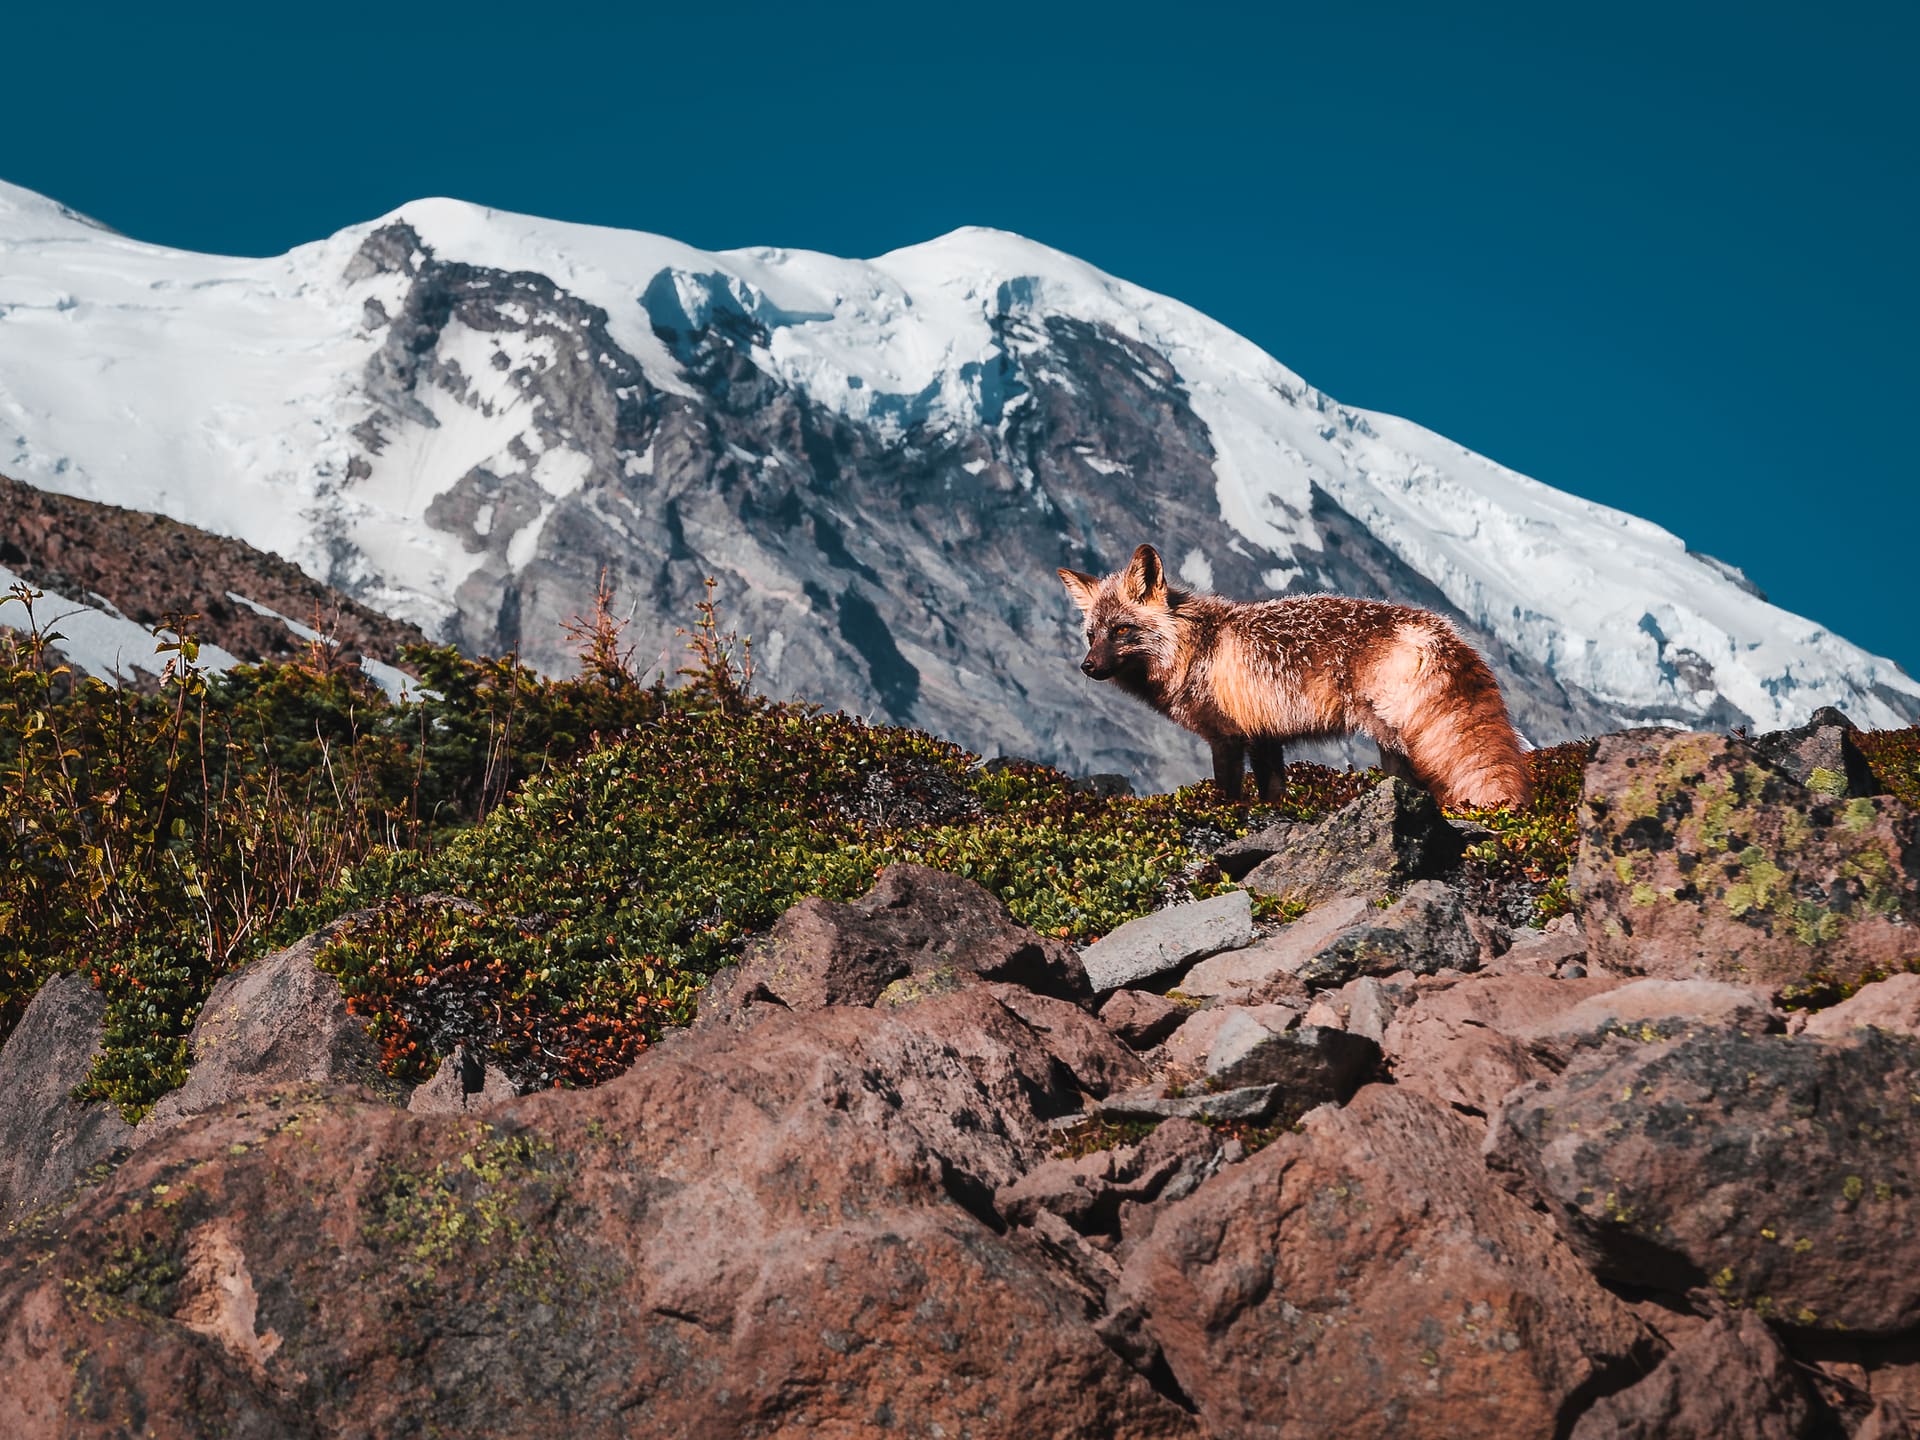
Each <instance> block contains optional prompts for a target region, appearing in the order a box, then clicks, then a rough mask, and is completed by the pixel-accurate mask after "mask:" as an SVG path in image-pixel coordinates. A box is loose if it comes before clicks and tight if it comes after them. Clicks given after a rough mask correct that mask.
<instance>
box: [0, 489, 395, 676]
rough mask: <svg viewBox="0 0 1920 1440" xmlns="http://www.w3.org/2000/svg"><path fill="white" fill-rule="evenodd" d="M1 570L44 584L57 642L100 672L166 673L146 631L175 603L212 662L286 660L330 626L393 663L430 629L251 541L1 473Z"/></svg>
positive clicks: (360, 655)
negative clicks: (389, 612)
mask: <svg viewBox="0 0 1920 1440" xmlns="http://www.w3.org/2000/svg"><path fill="white" fill-rule="evenodd" d="M0 580H4V581H6V582H7V583H11V582H12V581H14V580H18V581H21V582H24V583H25V584H27V585H28V586H30V587H31V588H33V589H35V590H37V591H40V592H41V594H42V596H43V599H42V600H41V601H40V602H39V603H37V604H36V606H35V618H36V619H37V620H38V621H39V623H40V624H41V625H42V626H43V627H44V628H46V629H57V630H59V631H60V632H61V634H62V635H63V636H64V637H65V638H64V639H63V640H62V641H60V642H59V643H58V645H57V646H56V648H57V649H59V650H61V651H62V652H63V653H64V654H65V655H66V656H67V658H68V659H69V660H70V661H71V662H72V663H73V664H75V665H76V666H77V667H78V668H79V669H80V670H82V671H84V672H85V673H88V674H92V675H95V676H97V677H98V678H100V679H103V680H105V679H113V680H133V681H135V682H136V683H137V682H138V681H139V680H140V679H141V678H142V677H143V675H146V676H151V675H156V674H158V673H159V671H160V670H161V669H162V668H163V667H164V664H165V658H164V657H161V658H158V659H156V658H155V652H154V638H153V636H152V634H151V633H150V632H151V631H152V630H153V628H154V627H156V626H158V625H159V624H160V623H161V622H162V620H163V619H164V618H165V617H166V616H167V615H168V614H169V613H172V614H174V615H175V616H176V617H182V618H184V617H187V616H191V617H193V618H192V619H191V620H189V621H186V622H185V623H188V624H190V625H191V627H192V630H193V633H194V634H195V635H196V636H198V637H199V639H200V641H201V643H202V644H203V646H205V647H206V655H205V658H206V660H207V662H208V663H215V662H216V660H220V661H224V662H225V663H231V662H233V661H236V660H238V661H244V662H247V663H257V662H260V661H269V660H288V659H291V658H293V657H294V656H296V655H298V654H300V653H301V652H302V651H304V650H306V649H307V647H308V643H309V640H310V639H311V637H313V636H315V635H325V636H326V637H328V638H329V639H331V640H333V641H334V642H336V643H337V644H338V646H339V648H340V654H341V657H342V659H343V660H345V661H346V662H347V663H364V662H369V661H370V662H372V663H373V665H374V666H375V667H385V668H386V669H387V670H389V671H390V670H391V669H392V667H393V666H394V665H395V664H396V662H397V661H398V660H399V658H400V648H401V646H403V645H409V644H416V643H424V642H425V640H426V636H424V635H423V634H421V632H420V631H419V630H418V629H416V628H415V627H414V626H412V625H409V624H407V623H406V622H404V621H400V620H395V619H393V618H391V617H390V616H386V615H382V614H380V613H379V612H377V611H375V610H370V609H368V608H367V607H366V606H365V605H362V604H360V603H359V602H358V601H357V600H354V599H352V598H351V597H349V596H347V595H344V594H342V593H340V592H339V591H337V590H335V589H333V588H332V587H331V586H328V585H325V584H323V583H321V582H320V581H318V580H315V579H313V578H312V577H311V576H309V575H306V574H304V573H302V572H301V571H300V570H299V569H298V568H297V567H295V566H294V565H291V564H289V563H288V562H287V561H285V560H282V559H281V558H280V557H279V556H277V555H268V554H265V553H263V552H261V551H259V550H256V549H254V548H253V547H252V546H251V545H248V544H246V543H245V542H244V541H240V540H234V539H230V538H228V537H226V536H222V535H215V534H212V533H210V532H208V531H205V530H200V529H196V528H195V527H193V526H191V525H182V524H180V523H179V522H178V521H174V520H168V519H166V518H165V517H163V516H158V515H150V514H145V513H142V512H141V511H138V510H126V509H122V508H121V507H120V506H117V505H101V504H96V503H95V502H93V501H89V500H79V499H75V498H73V497H72V496H67V495H60V494H56V493H53V492H51V491H46V490H37V489H35V488H34V487H33V486H31V485H24V484H22V483H21V482H19V481H18V480H10V479H8V478H6V477H5V476H4V475H0ZM3 588H4V585H0V589H3ZM26 624H27V616H26V614H25V612H24V611H23V610H22V609H21V608H20V606H19V605H18V603H17V602H15V603H11V604H6V605H0V626H6V627H9V628H12V629H16V630H19V629H24V628H25V626H26Z"/></svg>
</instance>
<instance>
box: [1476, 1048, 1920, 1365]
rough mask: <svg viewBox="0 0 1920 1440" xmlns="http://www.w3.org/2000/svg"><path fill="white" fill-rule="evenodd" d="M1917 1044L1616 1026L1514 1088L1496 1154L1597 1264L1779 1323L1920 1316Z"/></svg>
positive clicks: (1856, 1325) (1891, 1323)
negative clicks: (1675, 1033)
mask: <svg viewBox="0 0 1920 1440" xmlns="http://www.w3.org/2000/svg"><path fill="white" fill-rule="evenodd" d="M1917 1094H1920V1040H1916V1039H1914V1038H1913V1037H1910V1036H1899V1035H1892V1034H1889V1033H1887V1032H1886V1031H1882V1030H1871V1029H1869V1030H1861V1031H1858V1032H1856V1033H1855V1035H1854V1037H1853V1038H1851V1039H1849V1040H1847V1041H1845V1042H1836V1041H1831V1040H1818V1039H1808V1038H1804V1037H1800V1038H1796V1037H1789V1036H1785V1035H1764V1034H1763V1035H1750V1034H1741V1033H1738V1032H1737V1031H1720V1030H1703V1031H1701V1032H1699V1033H1695V1034H1691V1035H1688V1036H1686V1037H1685V1038H1682V1039H1678V1040H1671V1041H1663V1042H1655V1043H1651V1044H1647V1043H1642V1042H1640V1041H1637V1040H1633V1039H1628V1038H1615V1039H1613V1040H1611V1041H1608V1042H1607V1043H1606V1044H1605V1045H1603V1046H1600V1047H1597V1048H1595V1049H1591V1050H1588V1051H1586V1052H1584V1053H1583V1054H1581V1055H1580V1056H1579V1057H1578V1058H1576V1059H1575V1060H1574V1061H1573V1063H1572V1064H1571V1065H1569V1066H1568V1068H1567V1070H1566V1071H1565V1073H1563V1074H1561V1075H1560V1076H1558V1077H1557V1078H1555V1079H1552V1080H1547V1081H1536V1082H1534V1083H1532V1084H1530V1085H1526V1086H1523V1087H1521V1088H1520V1089H1518V1090H1516V1091H1514V1092H1513V1093H1511V1094H1510V1095H1508V1097H1507V1098H1506V1101H1505V1103H1504V1104H1503V1105H1502V1107H1501V1109H1500V1112H1499V1114H1498V1115H1497V1117H1496V1118H1495V1119H1494V1121H1493V1123H1492V1124H1491V1126H1490V1127H1489V1134H1488V1146H1489V1155H1490V1159H1491V1160H1492V1162H1493V1163H1494V1164H1495V1165H1497V1166H1498V1167H1500V1168H1501V1169H1503V1170H1505V1171H1507V1172H1509V1173H1510V1174H1512V1175H1513V1176H1514V1177H1515V1180H1516V1183H1519V1184H1523V1185H1524V1186H1525V1187H1526V1188H1528V1189H1530V1190H1531V1192H1532V1193H1534V1194H1535V1195H1537V1196H1538V1197H1539V1198H1540V1199H1541V1200H1542V1201H1544V1202H1545V1203H1546V1204H1547V1205H1548V1206H1549V1207H1551V1209H1552V1210H1553V1211H1554V1213H1555V1214H1556V1215H1557V1217H1558V1218H1559V1221H1560V1224H1561V1226H1562V1228H1563V1230H1564V1231H1565V1233H1566V1235H1567V1238H1568V1240H1569V1241H1570V1242H1571V1243H1572V1244H1573V1246H1574V1247H1575V1248H1576V1249H1577V1250H1578V1251H1579V1252H1580V1253H1581V1254H1582V1255H1583V1256H1584V1257H1585V1258H1586V1259H1587V1261H1588V1262H1589V1263H1590V1264H1591V1265H1592V1266H1593V1267H1594V1268H1595V1270H1596V1271H1597V1272H1598V1273H1599V1274H1601V1275H1602V1276H1604V1277H1606V1278H1607V1279H1610V1280H1613V1281H1616V1282H1618V1283H1621V1284H1625V1285H1632V1286H1638V1287H1642V1288H1645V1289H1648V1290H1653V1291H1656V1292H1666V1293H1669V1294H1673V1293H1680V1292H1685V1291H1688V1290H1691V1289H1694V1288H1695V1287H1699V1286H1710V1287H1711V1288H1712V1289H1713V1290H1715V1291H1717V1292H1718V1293H1719V1294H1720V1295H1721V1296H1722V1297H1724V1298H1725V1299H1726V1300H1728V1301H1730V1302H1736V1303H1738V1304H1740V1305H1742V1306H1745V1307H1747V1308H1750V1309H1752V1310H1753V1311H1754V1312H1755V1313H1756V1314H1759V1315H1761V1316H1762V1317H1763V1318H1767V1319H1770V1320H1772V1321H1774V1322H1775V1323H1777V1324H1781V1325H1787V1326H1793V1327H1797V1328H1800V1329H1805V1330H1814V1329H1817V1328H1834V1327H1845V1329H1846V1330H1847V1331H1849V1332H1851V1333H1853V1334H1854V1335H1856V1336H1862V1337H1871V1336H1876V1335H1891V1334H1897V1333H1899V1332H1902V1331H1905V1330H1909V1329H1911V1328H1913V1327H1914V1326H1916V1325H1920V1205H1917V1204H1916V1199H1915V1197H1916V1185H1917V1184H1920V1105H1915V1104H1914V1103H1913V1099H1912V1097H1913V1096H1914V1095H1917Z"/></svg>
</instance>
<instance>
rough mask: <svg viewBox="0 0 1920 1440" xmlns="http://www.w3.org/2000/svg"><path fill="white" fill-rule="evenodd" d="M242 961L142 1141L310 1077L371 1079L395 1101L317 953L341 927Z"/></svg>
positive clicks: (204, 1018) (218, 993)
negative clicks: (182, 1078) (187, 1065)
mask: <svg viewBox="0 0 1920 1440" xmlns="http://www.w3.org/2000/svg"><path fill="white" fill-rule="evenodd" d="M344 923H346V922H344V921H343V922H337V923H336V924H335V925H333V926H329V927H327V928H326V929H325V930H321V931H318V932H316V933H314V934H312V935H309V936H307V937H306V938H305V939H304V940H301V941H300V942H299V943H298V944H295V945H290V946H288V947H287V948H286V949H285V950H279V951H276V952H274V953H273V954H271V955H267V956H264V957H262V958H261V959H259V960H255V961H253V962H252V963H250V964H248V965H244V966H242V967H241V968H240V969H238V970H236V971H234V972H233V974H231V975H229V976H227V977H226V978H225V979H223V980H221V981H220V983H219V984H217V985H215V986H214V987H213V992H212V993H211V994H210V995H208V996H207V1003H206V1005H205V1006H203V1007H202V1009H201V1011H200V1018H199V1019H197V1020H195V1021H194V1023H193V1035H192V1039H191V1054H192V1057H193V1058H192V1066H193V1068H192V1069H191V1070H190V1071H189V1072H188V1074H187V1083H186V1084H184V1085H182V1086H181V1087H180V1088H179V1089H178V1090H175V1091H172V1092H171V1093H169V1094H166V1095H163V1096H161V1097H160V1100H159V1102H158V1103H157V1104H155V1106H154V1107H153V1109H152V1110H151V1111H150V1112H149V1113H148V1115H147V1118H146V1119H144V1120H142V1121H141V1122H140V1126H139V1129H138V1130H137V1131H136V1132H135V1135H134V1143H135V1144H136V1145H144V1144H146V1143H147V1142H148V1141H150V1140H151V1139H152V1138H153V1137H154V1136H155V1135H158V1134H159V1133H161V1132H162V1131H164V1130H170V1129H172V1128H173V1127H174V1126H175V1125H178V1124H179V1123H180V1122H181V1121H182V1120H184V1119H186V1118H187V1117H188V1116H191V1115H198V1114H200V1113H201V1112H202V1111H205V1110H211V1109H213V1108H214V1107H215V1106H216V1105H224V1104H226V1103H227V1102H228V1101H229V1100H235V1099H238V1098H240V1097H241V1096H243V1095H256V1094H259V1093H260V1092H262V1091H264V1090H268V1089H271V1088H272V1087H273V1086H276V1085H287V1084H295V1083H299V1082H303V1081H311V1082H332V1083H337V1084H354V1085H364V1086H366V1087H367V1088H368V1089H370V1090H372V1091H374V1092H375V1093H376V1094H381V1095H385V1096H386V1097H388V1098H389V1099H391V1100H393V1101H394V1102H395V1103H396V1104H398V1103H400V1101H401V1100H403V1099H404V1098H405V1097H404V1087H403V1086H401V1085H398V1084H396V1083H395V1082H394V1081H393V1080H390V1079H389V1078H388V1077H387V1076H385V1075H384V1074H382V1073H381V1070H380V1054H379V1051H378V1049H377V1048H376V1047H375V1045H374V1043H373V1041H372V1040H371V1039H369V1038H368V1036H367V1027H366V1022H365V1021H364V1020H361V1019H359V1018H358V1017H356V1016H354V1015H352V1014H350V1013H349V1012H348V1010H347V1002H346V997H345V996H343V995H342V994H341V992H340V982H339V981H338V980H336V979H334V977H333V976H331V975H328V974H326V973H325V972H323V971H321V970H319V969H317V968H316V967H315V965H314V963H313V962H314V959H315V957H317V956H318V955H319V953H320V951H321V949H322V948H324V946H325V945H326V944H327V942H328V940H329V939H330V938H331V936H332V935H333V934H334V933H336V931H337V930H338V928H339V926H340V925H341V924H344Z"/></svg>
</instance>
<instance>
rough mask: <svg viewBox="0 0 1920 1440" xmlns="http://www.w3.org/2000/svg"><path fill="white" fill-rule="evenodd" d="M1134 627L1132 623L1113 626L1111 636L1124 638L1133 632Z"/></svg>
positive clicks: (1119, 638)
mask: <svg viewBox="0 0 1920 1440" xmlns="http://www.w3.org/2000/svg"><path fill="white" fill-rule="evenodd" d="M1134 629H1135V627H1134V626H1132V625H1116V626H1114V627H1113V638H1114V639H1116V640H1124V639H1126V638H1127V637H1128V636H1129V635H1131V634H1133V632H1134Z"/></svg>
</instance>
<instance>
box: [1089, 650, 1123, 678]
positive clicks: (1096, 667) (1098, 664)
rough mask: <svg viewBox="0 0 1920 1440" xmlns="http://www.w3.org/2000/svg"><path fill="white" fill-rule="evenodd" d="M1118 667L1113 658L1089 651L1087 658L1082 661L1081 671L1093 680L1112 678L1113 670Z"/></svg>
mask: <svg viewBox="0 0 1920 1440" xmlns="http://www.w3.org/2000/svg"><path fill="white" fill-rule="evenodd" d="M1118 668H1119V667H1118V666H1117V665H1115V664H1114V663H1113V661H1112V660H1109V659H1104V658H1100V657H1096V656H1095V655H1094V654H1093V653H1092V652H1091V651H1089V652H1088V653H1087V658H1086V659H1084V660H1082V661H1081V662H1080V673H1081V674H1082V675H1085V676H1087V677H1088V678H1089V679H1092V680H1107V679H1111V678H1112V676H1113V672H1114V671H1115V670H1116V669H1118Z"/></svg>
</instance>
